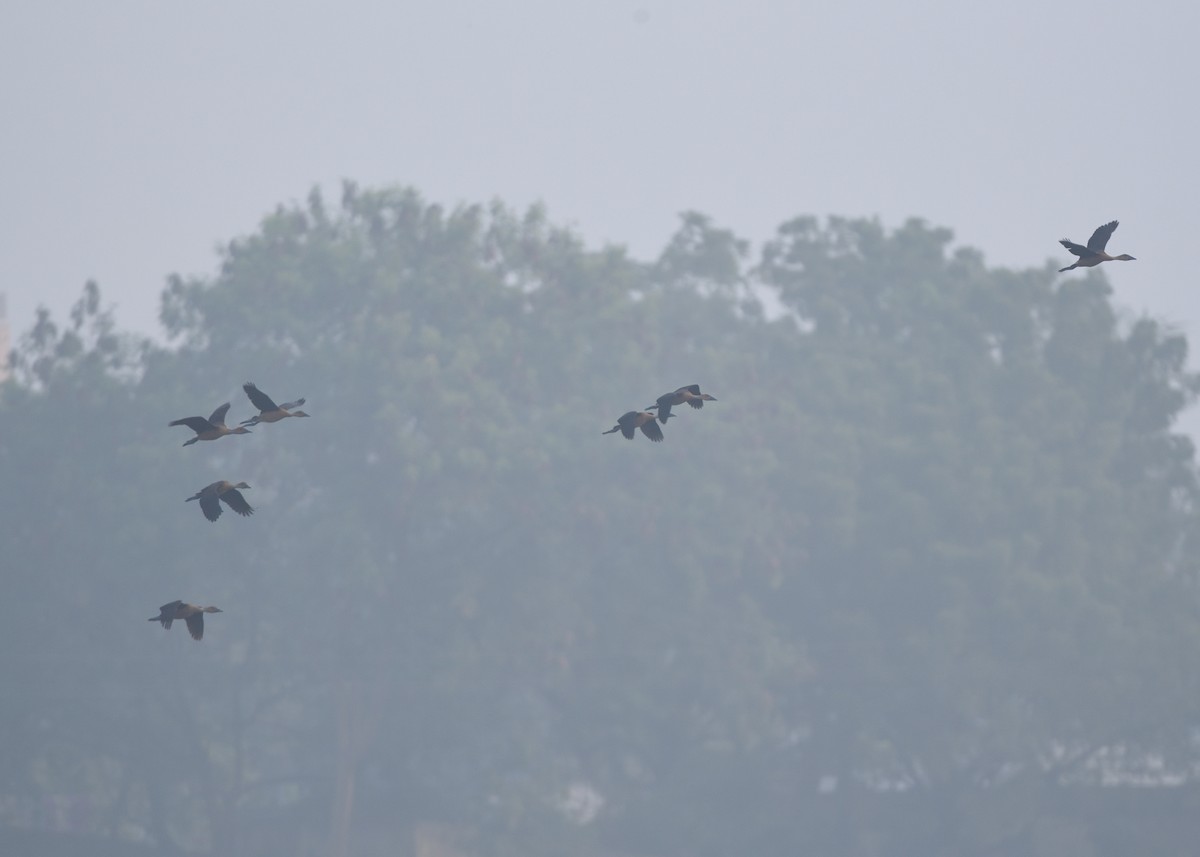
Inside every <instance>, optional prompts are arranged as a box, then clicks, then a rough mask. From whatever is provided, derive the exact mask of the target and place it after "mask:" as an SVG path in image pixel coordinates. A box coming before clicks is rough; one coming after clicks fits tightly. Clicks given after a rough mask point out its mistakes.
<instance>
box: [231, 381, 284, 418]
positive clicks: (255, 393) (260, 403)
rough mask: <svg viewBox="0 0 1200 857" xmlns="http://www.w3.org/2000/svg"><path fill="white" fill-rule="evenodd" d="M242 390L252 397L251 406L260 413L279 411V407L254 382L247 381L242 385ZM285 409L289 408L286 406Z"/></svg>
mask: <svg viewBox="0 0 1200 857" xmlns="http://www.w3.org/2000/svg"><path fill="white" fill-rule="evenodd" d="M242 389H243V390H245V391H246V395H247V396H249V397H250V404H252V405H254V407H256V408H258V409H259V410H260V411H274V410H278V408H279V406H278V405H276V404H275V402H274V401H273V400H272V399H271V397H270V396H268V395H267V394H266V393H264V392H263V391H262V390H260V389H258V387H256V386H254V383H253V382H252V381H247V382H246V383H245V384H243V385H242ZM284 407H287V406H286V405H285V406H284Z"/></svg>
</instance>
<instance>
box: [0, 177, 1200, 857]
mask: <svg viewBox="0 0 1200 857" xmlns="http://www.w3.org/2000/svg"><path fill="white" fill-rule="evenodd" d="M768 292H769V293H771V294H772V295H773V297H772V301H775V300H777V301H778V303H779V304H780V306H781V307H782V311H781V312H776V311H771V312H768V311H767V310H766V309H764V304H763V302H762V296H763V295H764V294H766V293H768ZM1110 297H1111V293H1110V290H1109V288H1108V286H1107V285H1106V280H1105V278H1104V276H1103V275H1102V274H1098V273H1094V272H1093V273H1089V274H1087V275H1086V276H1083V277H1059V276H1057V275H1056V274H1055V272H1054V268H1053V264H1052V263H1048V264H1047V265H1046V266H1045V267H1044V268H1042V269H1036V270H1024V271H1011V270H1002V269H993V268H989V267H987V266H986V264H985V263H984V260H983V257H982V255H981V254H980V253H979V252H977V251H975V250H971V249H965V248H954V247H953V246H952V235H951V233H950V232H949V231H947V230H945V229H938V228H933V227H930V226H928V225H926V224H924V223H922V222H920V221H916V220H914V221H910V222H908V223H906V224H904V225H903V226H901V227H900V228H898V229H896V230H894V231H889V230H887V229H885V228H883V227H882V226H881V225H880V224H879V223H878V222H875V221H871V220H854V219H842V218H830V219H829V220H826V221H821V220H817V219H815V218H810V217H798V218H796V219H794V220H791V221H789V222H787V223H784V224H783V225H781V226H780V227H779V230H778V232H777V234H776V235H775V237H774V238H773V239H772V240H771V241H769V242H768V243H767V244H766V245H765V246H763V247H761V248H757V249H755V248H751V247H750V246H749V245H748V244H747V242H745V241H742V240H741V239H739V238H738V237H737V236H736V234H735V233H733V232H731V231H728V230H726V229H724V228H722V227H720V226H718V225H716V224H715V223H714V222H713V221H712V220H711V219H710V218H708V217H707V216H704V215H701V214H696V213H689V214H685V215H684V216H683V217H682V219H681V223H680V226H679V230H678V232H677V233H676V235H675V236H674V237H673V238H672V239H671V240H670V242H669V243H668V244H667V246H666V247H665V249H664V250H663V252H662V254H661V256H660V257H659V258H658V259H657V260H655V261H653V262H650V263H646V262H642V261H638V260H635V259H631V258H629V257H628V256H627V255H626V254H625V253H624V252H623V251H622V250H621V249H620V248H614V247H604V248H600V249H592V248H589V247H587V246H586V245H585V244H584V243H583V242H582V240H581V239H580V238H579V236H577V235H574V234H572V233H571V232H570V231H568V230H565V229H562V228H559V227H556V226H555V225H553V224H552V223H550V222H548V220H547V218H546V217H545V215H544V214H543V212H542V211H541V210H539V209H536V208H535V209H531V210H530V211H528V212H525V213H517V212H513V211H510V210H508V209H506V208H504V207H502V206H501V205H498V204H497V205H493V206H490V207H482V206H477V207H462V208H457V209H452V210H447V209H444V208H442V207H440V206H438V205H434V204H430V203H428V202H426V201H425V200H423V199H422V198H421V197H420V196H419V195H418V194H417V193H416V192H415V191H412V190H408V189H378V190H370V189H361V188H358V187H356V186H355V185H353V184H347V185H346V186H345V187H344V190H343V195H342V199H341V200H340V202H339V203H337V204H331V203H330V202H329V201H328V200H326V199H324V198H322V196H321V195H320V194H319V193H316V192H314V193H313V194H312V195H310V197H309V199H308V200H307V203H306V204H304V205H301V206H290V207H280V208H278V209H277V210H276V211H275V212H274V213H272V214H271V215H270V216H268V217H266V218H265V219H264V220H263V222H262V224H261V227H260V228H259V230H258V231H257V232H255V233H254V234H252V235H247V236H244V237H240V238H237V239H235V240H233V241H232V242H230V243H229V245H228V246H227V247H226V248H225V250H224V254H223V259H222V262H221V265H220V270H219V271H218V272H217V273H216V274H215V275H214V276H212V277H204V278H196V279H191V278H180V277H172V278H171V279H170V281H169V283H168V285H167V288H166V289H165V291H164V294H163V298H162V320H163V323H164V325H165V328H166V330H167V332H168V334H169V337H170V340H169V345H168V346H166V347H160V346H157V345H154V344H151V343H149V342H146V341H141V340H139V339H138V338H137V337H134V336H132V335H130V334H128V333H125V332H122V331H119V330H116V329H115V328H114V325H113V324H112V322H111V319H110V317H109V315H108V314H107V313H106V311H105V309H104V303H103V299H102V296H101V293H100V290H99V288H98V287H97V286H96V285H95V284H91V283H89V284H88V285H87V286H86V287H85V289H84V292H83V295H82V297H81V299H80V301H79V303H78V304H77V306H76V308H75V310H74V311H73V312H72V313H71V316H70V318H69V319H67V320H64V321H57V320H54V319H52V318H50V317H49V316H48V315H47V314H43V315H41V316H39V317H38V319H37V320H36V323H35V324H34V325H33V326H32V327H31V329H30V330H29V331H28V332H27V333H25V335H24V336H22V337H21V338H20V342H19V343H18V347H17V348H16V350H15V352H14V359H13V370H14V374H13V378H12V379H10V381H9V382H7V383H6V384H5V385H4V386H3V387H0V510H3V511H2V514H0V544H2V545H3V549H2V556H3V560H2V561H3V567H4V580H5V592H6V598H5V599H4V601H3V603H2V604H0V652H2V655H0V665H2V666H0V670H2V672H0V678H2V686H3V688H4V690H3V693H0V724H2V726H3V734H4V736H5V740H3V741H0V754H2V755H0V775H2V779H0V847H2V848H4V850H6V851H7V850H8V849H9V848H10V847H16V846H14V845H13V844H14V843H16V845H19V846H20V847H21V848H23V849H24V850H23V851H22V853H27V854H33V853H45V854H57V853H64V854H65V853H80V851H79V848H80V842H83V843H85V845H84V846H83V847H84V848H85V850H87V852H88V853H92V854H105V853H112V854H135V853H175V852H184V851H186V852H199V853H212V854H221V855H243V854H244V855H251V854H255V855H257V854H287V855H307V854H313V855H316V854H336V855H344V854H356V855H373V854H380V855H383V854H387V855H393V854H412V853H418V852H419V853H421V854H441V855H452V854H471V855H475V854H479V855H516V854H524V855H555V854H563V853H572V854H579V855H595V857H601V855H628V857H670V856H671V855H713V857H717V855H729V854H756V855H780V857H782V855H794V854H797V853H807V854H819V855H864V857H865V855H971V854H980V855H982V854H988V855H1009V854H1011V855H1018V854H1019V855H1050V854H1054V855H1058V857H1089V855H1108V854H1118V853H1119V854H1126V853H1132V852H1133V851H1141V852H1142V853H1183V852H1184V851H1186V850H1187V847H1190V844H1191V843H1194V841H1195V836H1196V834H1197V832H1200V831H1198V830H1197V827H1198V825H1197V822H1196V821H1195V817H1196V816H1195V813H1194V812H1192V811H1190V810H1188V809H1187V807H1193V806H1194V805H1195V802H1196V800H1197V791H1196V785H1195V782H1194V780H1195V771H1196V765H1197V761H1198V758H1197V749H1198V748H1197V744H1196V728H1197V724H1200V687H1198V675H1200V671H1197V669H1196V667H1195V663H1196V660H1197V655H1198V654H1200V635H1198V632H1200V622H1198V621H1197V592H1196V584H1197V569H1198V567H1200V566H1198V556H1197V549H1198V544H1200V542H1198V535H1200V533H1198V531H1197V514H1196V512H1197V503H1198V500H1200V485H1198V483H1197V478H1196V466H1195V460H1194V450H1193V447H1192V444H1191V442H1190V441H1189V440H1188V439H1187V438H1185V437H1183V436H1181V435H1179V434H1177V433H1174V432H1173V430H1172V429H1173V426H1174V425H1175V421H1176V419H1177V418H1178V416H1179V414H1180V413H1181V411H1182V410H1183V409H1184V408H1185V407H1186V406H1187V405H1188V404H1189V403H1190V402H1191V401H1192V400H1193V398H1194V396H1195V394H1196V391H1197V389H1198V379H1197V377H1196V376H1194V375H1193V374H1191V373H1189V372H1188V371H1187V370H1186V368H1185V362H1186V352H1187V342H1186V340H1185V339H1184V337H1183V336H1182V335H1180V334H1179V333H1177V332H1175V331H1173V330H1172V329H1170V328H1169V327H1167V326H1164V325H1163V324H1161V323H1159V322H1157V321H1155V320H1152V319H1148V318H1137V317H1128V316H1124V315H1122V313H1121V312H1120V311H1119V310H1118V309H1117V308H1116V307H1114V306H1113V305H1112V303H1111V301H1110ZM772 306H774V304H772ZM245 381H254V382H256V383H258V384H259V385H260V386H261V387H263V388H264V389H268V390H271V391H272V393H273V395H275V396H276V397H277V398H278V399H279V400H280V401H282V400H286V399H295V398H299V397H301V396H304V397H306V399H307V402H306V405H305V410H306V411H307V412H308V413H310V414H311V415H312V418H311V419H307V420H287V421H284V422H282V423H280V424H276V425H265V424H264V425H259V426H256V427H254V429H253V433H252V434H250V435H246V436H239V437H230V438H222V439H220V440H219V441H216V442H214V443H205V444H197V445H195V446H192V447H189V448H187V449H181V448H180V445H179V444H180V440H181V436H182V433H178V434H177V433H176V432H175V431H174V430H168V429H167V428H166V423H167V422H168V421H169V420H171V419H174V418H176V417H178V416H180V415H182V414H191V413H208V412H209V411H210V410H211V409H212V408H213V407H215V406H216V405H217V404H219V403H221V402H223V401H226V400H231V401H233V403H234V404H233V407H232V408H231V410H230V413H229V423H230V425H233V424H236V422H238V421H240V420H242V419H246V418H247V417H249V416H251V415H252V414H253V413H254V412H256V411H255V409H254V408H253V407H252V406H251V405H250V404H249V402H248V401H247V400H246V398H245V396H244V395H243V394H242V392H241V389H240V388H241V384H242V383H243V382H245ZM690 383H700V384H701V385H702V387H703V389H705V390H706V391H709V392H712V393H713V394H715V395H716V396H717V397H718V399H719V400H720V401H718V402H715V403H712V404H711V405H710V406H708V407H706V408H705V409H704V410H703V411H699V412H696V411H691V410H690V409H687V408H680V409H678V410H679V411H680V413H679V416H678V418H676V419H672V420H671V421H670V423H669V424H667V425H666V426H665V427H664V429H663V430H664V433H665V435H666V441H665V442H664V443H662V444H650V443H646V442H643V441H644V439H642V438H639V439H638V440H637V441H635V442H633V443H627V442H626V441H624V440H623V439H620V438H619V437H617V438H606V437H601V436H600V432H601V431H603V430H605V429H607V428H609V427H610V426H612V424H613V422H614V420H615V419H616V417H618V416H619V415H620V414H621V413H623V412H625V411H627V410H630V409H636V408H643V407H645V406H647V405H649V404H652V403H653V401H654V398H655V397H656V396H658V395H659V394H661V393H662V392H664V391H666V390H671V389H674V388H676V387H678V386H680V385H682V384H690ZM218 479H229V480H231V481H234V482H237V481H240V480H245V481H246V482H248V483H249V484H250V485H251V486H252V487H251V489H249V490H248V491H247V492H246V496H247V499H248V500H249V502H250V503H251V504H252V505H253V506H254V508H255V515H254V517H253V518H248V519H245V520H242V519H238V520H236V521H225V520H222V521H220V522H219V523H217V524H209V523H208V522H207V521H204V520H203V519H202V518H201V516H200V515H198V514H197V512H196V510H195V509H194V508H192V507H191V505H194V504H186V503H185V502H184V498H185V497H187V496H188V495H189V494H190V493H192V492H193V491H195V490H196V488H197V487H198V486H202V485H205V484H208V483H210V482H213V481H216V480H218ZM227 523H228V524H230V525H229V526H224V525H225V524H227ZM176 598H180V599H183V600H185V601H192V602H194V603H203V604H215V605H218V606H220V607H221V608H222V609H223V610H224V611H225V612H224V613H222V614H221V616H220V617H219V619H220V621H219V622H217V621H214V622H212V623H211V624H210V626H209V627H208V628H207V629H206V630H207V632H206V634H205V638H204V640H203V642H202V643H196V642H194V641H192V640H190V639H188V638H187V635H186V634H179V633H174V634H165V635H164V634H163V633H162V632H161V631H160V630H159V629H158V627H157V626H156V625H148V624H147V622H146V621H145V620H146V617H147V616H150V615H151V614H152V613H154V612H155V611H156V610H157V609H158V605H160V604H162V603H164V602H167V601H171V600H173V599H176ZM79 837H85V838H84V839H82V840H81V839H80V838H79ZM5 843H8V845H5ZM1184 843H1188V845H1187V846H1185V845H1184ZM105 849H108V850H105ZM1181 849H1183V850H1182V851H1181ZM11 853H17V852H16V851H13V852H11Z"/></svg>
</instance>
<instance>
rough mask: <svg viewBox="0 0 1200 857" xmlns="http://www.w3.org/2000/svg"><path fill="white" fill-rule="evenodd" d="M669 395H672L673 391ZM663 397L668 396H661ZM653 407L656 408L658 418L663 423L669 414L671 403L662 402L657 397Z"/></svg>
mask: <svg viewBox="0 0 1200 857" xmlns="http://www.w3.org/2000/svg"><path fill="white" fill-rule="evenodd" d="M671 395H672V396H673V395H674V393H672V394H671ZM665 398H668V397H667V396H663V399H665ZM655 407H656V408H658V418H659V419H660V420H662V421H663V422H664V423H665V422H666V421H667V418H668V417H670V416H671V403H670V402H663V400H662V399H659V400H658V404H657V405H655Z"/></svg>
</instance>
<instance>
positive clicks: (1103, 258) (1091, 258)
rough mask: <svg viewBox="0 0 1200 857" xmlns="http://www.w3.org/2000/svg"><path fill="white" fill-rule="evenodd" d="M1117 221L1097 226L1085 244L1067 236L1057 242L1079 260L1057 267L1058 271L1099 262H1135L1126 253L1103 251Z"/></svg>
mask: <svg viewBox="0 0 1200 857" xmlns="http://www.w3.org/2000/svg"><path fill="white" fill-rule="evenodd" d="M1119 223H1120V222H1119V221H1117V220H1113V221H1112V222H1110V223H1106V224H1104V225H1103V226H1101V227H1099V228H1098V229H1097V230H1096V231H1095V232H1093V233H1092V237H1091V238H1089V239H1088V243H1087V246H1086V247H1084V246H1083V245H1081V244H1076V243H1075V242H1073V241H1072V240H1071V239H1069V238H1064V239H1062V240H1061V241H1059V242H1058V243H1059V244H1061V245H1063V246H1064V247H1066V248H1067V250H1068V251H1069V252H1071V253H1073V254H1074V255H1076V256H1078V257H1079V261H1078V262H1076V263H1075V264H1074V265H1068V266H1067V267H1065V268H1059V269H1058V272H1059V273H1060V274H1061V273H1062V272H1063V271H1070V270H1072V269H1074V268H1093V267H1095V266H1096V265H1099V264H1100V263H1101V262H1136V261H1137V260H1136V259H1134V258H1133V257H1132V256H1130V255H1129V254H1128V253H1122V254H1121V255H1120V256H1110V255H1109V254H1108V253H1105V252H1104V248H1105V247H1107V246H1108V239H1109V238H1111V237H1112V234H1113V233H1114V232H1115V231H1116V230H1117V226H1118V225H1119Z"/></svg>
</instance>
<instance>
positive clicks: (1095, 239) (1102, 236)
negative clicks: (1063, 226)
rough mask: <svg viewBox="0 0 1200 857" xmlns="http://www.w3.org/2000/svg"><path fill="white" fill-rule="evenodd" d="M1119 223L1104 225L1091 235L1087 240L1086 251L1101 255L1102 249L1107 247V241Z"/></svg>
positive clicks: (1113, 222)
mask: <svg viewBox="0 0 1200 857" xmlns="http://www.w3.org/2000/svg"><path fill="white" fill-rule="evenodd" d="M1118 225H1119V221H1116V220H1114V221H1112V222H1111V223H1106V224H1104V225H1103V226H1101V227H1100V228H1099V229H1097V230H1096V231H1095V232H1093V233H1092V237H1091V238H1089V239H1088V249H1089V250H1091V251H1092V252H1093V253H1103V252H1104V248H1105V247H1107V246H1108V239H1109V238H1111V237H1112V234H1113V233H1114V232H1115V231H1116V230H1117V226H1118Z"/></svg>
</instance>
